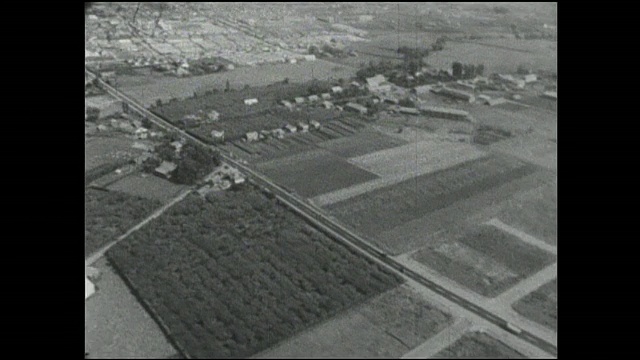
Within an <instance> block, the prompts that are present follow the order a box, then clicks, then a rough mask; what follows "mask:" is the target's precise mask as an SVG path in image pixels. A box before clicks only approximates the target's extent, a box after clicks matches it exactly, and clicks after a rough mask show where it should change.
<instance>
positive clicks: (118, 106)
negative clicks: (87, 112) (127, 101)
mask: <svg viewBox="0 0 640 360" xmlns="http://www.w3.org/2000/svg"><path fill="white" fill-rule="evenodd" d="M84 104H85V107H86V108H90V107H91V108H96V109H98V110H99V111H100V113H99V115H98V117H99V118H100V119H101V118H104V117H107V116H110V115H115V114H118V113H121V112H122V101H120V100H117V99H114V98H112V97H111V96H109V95H101V96H91V97H88V98H85V100H84Z"/></svg>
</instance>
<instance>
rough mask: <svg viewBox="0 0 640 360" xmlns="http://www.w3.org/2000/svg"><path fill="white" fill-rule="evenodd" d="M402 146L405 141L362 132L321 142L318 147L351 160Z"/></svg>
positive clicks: (373, 132) (372, 132) (371, 132)
mask: <svg viewBox="0 0 640 360" xmlns="http://www.w3.org/2000/svg"><path fill="white" fill-rule="evenodd" d="M404 144H406V141H403V140H400V139H397V138H393V137H390V136H387V135H384V134H382V133H380V132H377V131H366V132H365V131H363V132H359V133H357V134H355V135H353V136H349V137H343V138H339V139H335V140H329V141H326V142H323V143H322V144H320V146H321V147H322V148H324V149H327V150H329V151H331V152H332V153H334V154H336V155H338V156H340V157H343V158H353V157H356V156H361V155H365V154H368V153H371V152H376V151H379V150H384V149H388V148H394V147H396V146H400V145H404Z"/></svg>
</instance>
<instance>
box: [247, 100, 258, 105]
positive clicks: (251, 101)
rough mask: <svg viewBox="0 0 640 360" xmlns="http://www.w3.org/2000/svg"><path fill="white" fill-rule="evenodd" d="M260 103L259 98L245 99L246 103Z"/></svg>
mask: <svg viewBox="0 0 640 360" xmlns="http://www.w3.org/2000/svg"><path fill="white" fill-rule="evenodd" d="M257 103H258V99H244V104H245V105H249V106H251V105H255V104H257Z"/></svg>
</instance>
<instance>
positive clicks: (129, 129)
mask: <svg viewBox="0 0 640 360" xmlns="http://www.w3.org/2000/svg"><path fill="white" fill-rule="evenodd" d="M119 128H120V131H123V132H125V133H127V134H135V133H136V128H135V127H133V125H131V124H129V123H128V122H124V121H123V122H121V123H120V127H119Z"/></svg>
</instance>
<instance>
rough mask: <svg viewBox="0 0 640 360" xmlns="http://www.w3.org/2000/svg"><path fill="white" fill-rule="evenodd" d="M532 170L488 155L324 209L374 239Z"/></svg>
mask: <svg viewBox="0 0 640 360" xmlns="http://www.w3.org/2000/svg"><path fill="white" fill-rule="evenodd" d="M535 170H536V169H535V167H533V166H530V165H528V164H524V163H522V162H520V161H518V160H515V159H513V158H508V157H497V156H491V157H488V158H481V159H476V160H472V161H470V162H466V163H462V164H459V165H456V166H454V167H451V168H448V169H445V170H440V171H437V172H435V173H431V174H425V175H421V176H417V177H414V178H413V179H409V180H406V181H403V182H401V183H398V184H396V185H393V186H389V187H385V188H382V189H378V190H374V191H371V192H369V193H365V194H362V195H358V196H355V197H353V198H351V199H348V200H345V201H341V202H338V203H334V204H331V205H329V206H327V207H326V208H327V209H328V210H329V212H331V213H332V214H333V215H334V216H336V217H338V218H339V219H341V220H342V221H343V222H344V223H346V224H347V225H350V226H352V227H353V228H354V229H356V230H357V231H360V232H362V233H364V234H365V235H366V236H369V237H373V238H376V237H377V236H378V235H379V234H380V233H381V232H383V231H386V230H390V229H392V228H394V227H396V226H398V225H401V224H404V223H406V222H409V221H412V220H415V219H419V218H421V217H423V216H425V215H427V214H429V213H432V212H434V211H436V210H439V209H442V208H446V207H447V206H449V205H451V204H453V203H454V202H457V201H461V200H464V199H466V198H469V197H471V196H473V195H474V194H477V193H479V192H483V191H487V190H489V189H491V188H493V187H496V186H498V185H501V184H504V183H507V182H509V181H513V180H515V179H518V178H520V177H523V176H525V175H528V174H531V173H532V172H534V171H535Z"/></svg>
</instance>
